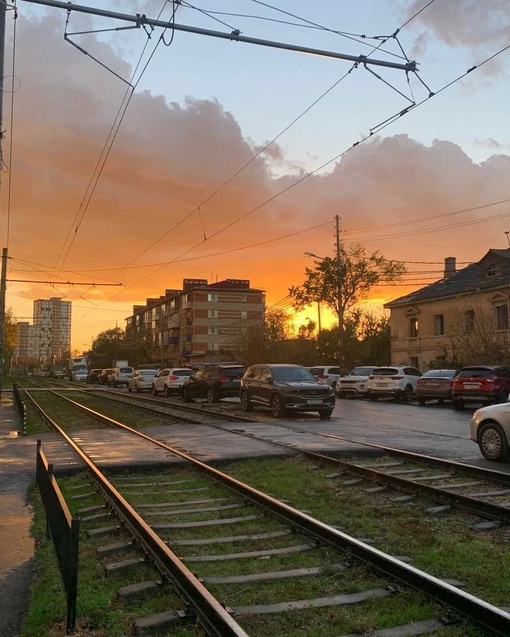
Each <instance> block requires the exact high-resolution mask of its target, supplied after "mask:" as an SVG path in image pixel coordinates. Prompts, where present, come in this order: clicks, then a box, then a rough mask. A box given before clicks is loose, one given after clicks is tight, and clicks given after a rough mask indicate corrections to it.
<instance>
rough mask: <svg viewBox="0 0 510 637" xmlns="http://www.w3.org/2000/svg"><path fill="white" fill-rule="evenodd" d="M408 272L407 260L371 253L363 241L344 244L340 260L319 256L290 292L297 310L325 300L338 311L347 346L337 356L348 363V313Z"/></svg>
mask: <svg viewBox="0 0 510 637" xmlns="http://www.w3.org/2000/svg"><path fill="white" fill-rule="evenodd" d="M405 272H406V268H405V265H404V263H402V262H401V261H393V260H388V259H385V258H384V256H383V255H382V254H381V253H380V252H379V251H375V252H372V253H368V252H367V250H366V249H365V248H364V247H363V246H362V245H360V244H354V245H351V246H344V245H342V247H341V250H340V263H338V261H337V259H336V258H331V257H325V258H323V259H318V260H317V261H316V262H315V266H314V267H313V268H306V269H305V276H306V278H305V281H304V282H303V283H302V284H301V285H298V286H293V287H291V288H290V289H289V295H290V297H291V298H292V300H293V305H294V308H295V309H296V310H297V311H301V310H303V309H304V308H305V307H308V306H310V305H315V304H316V303H326V304H327V305H328V307H329V308H330V309H331V310H332V311H333V312H334V313H335V315H336V316H337V318H338V326H339V330H340V331H339V332H338V336H339V340H338V342H341V343H342V344H343V349H344V351H342V352H338V354H337V356H336V357H335V358H340V359H341V360H342V361H345V364H347V358H346V353H347V352H346V351H345V350H346V343H345V338H344V336H345V332H346V330H345V327H346V323H347V321H348V317H349V314H350V313H351V312H352V311H353V310H354V308H355V307H356V305H357V304H358V303H359V302H360V301H363V300H364V299H366V298H367V297H368V296H369V294H370V291H371V290H372V289H373V288H374V287H376V286H377V285H380V284H381V283H386V284H387V283H395V282H396V281H398V280H400V279H401V277H402V276H403V274H405ZM347 326H348V323H347ZM337 350H338V348H337Z"/></svg>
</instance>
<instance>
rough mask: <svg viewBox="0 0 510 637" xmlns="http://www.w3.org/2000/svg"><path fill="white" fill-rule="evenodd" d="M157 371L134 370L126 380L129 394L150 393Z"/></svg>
mask: <svg viewBox="0 0 510 637" xmlns="http://www.w3.org/2000/svg"><path fill="white" fill-rule="evenodd" d="M157 373H158V370H157V369H136V370H135V371H134V372H133V373H132V374H131V377H130V378H129V379H128V383H127V388H128V391H129V392H132V391H135V392H141V391H150V390H151V387H152V381H153V380H154V376H156V374H157Z"/></svg>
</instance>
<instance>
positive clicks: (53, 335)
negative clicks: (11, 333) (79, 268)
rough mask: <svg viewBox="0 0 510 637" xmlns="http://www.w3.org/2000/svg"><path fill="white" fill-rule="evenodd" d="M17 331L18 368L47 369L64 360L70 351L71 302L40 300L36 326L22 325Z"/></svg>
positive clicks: (36, 309)
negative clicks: (26, 366)
mask: <svg viewBox="0 0 510 637" xmlns="http://www.w3.org/2000/svg"><path fill="white" fill-rule="evenodd" d="M16 329H17V344H16V349H15V352H14V361H15V363H16V365H27V364H28V365H31V366H45V365H50V364H51V363H54V362H55V361H59V360H61V359H62V358H64V357H65V356H68V355H69V351H70V347H71V301H62V299H60V298H58V297H53V298H50V299H37V300H36V301H34V320H33V325H30V324H29V323H27V322H19V323H18V324H17V328H16Z"/></svg>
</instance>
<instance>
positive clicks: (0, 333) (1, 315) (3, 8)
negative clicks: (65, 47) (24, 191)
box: [0, 2, 10, 400]
mask: <svg viewBox="0 0 510 637" xmlns="http://www.w3.org/2000/svg"><path fill="white" fill-rule="evenodd" d="M6 12H7V2H0V161H2V140H3V137H4V117H3V111H4V109H3V102H4V57H5V15H6ZM9 169H10V167H9ZM1 174H2V173H1V171H0V179H1ZM1 185H2V184H1V181H0V195H1V192H2V191H1ZM0 205H1V202H0ZM6 285H7V248H4V249H3V250H2V274H1V279H0V400H1V398H2V384H3V380H4V350H5V347H4V341H5V338H4V328H5V288H6Z"/></svg>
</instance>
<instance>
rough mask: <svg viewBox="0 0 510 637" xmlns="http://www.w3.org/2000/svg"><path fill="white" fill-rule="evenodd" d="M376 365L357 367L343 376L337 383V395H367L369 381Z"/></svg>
mask: <svg viewBox="0 0 510 637" xmlns="http://www.w3.org/2000/svg"><path fill="white" fill-rule="evenodd" d="M374 369H376V367H375V366H370V365H369V366H367V365H365V366H362V367H355V368H354V369H351V371H350V372H349V373H348V374H347V376H341V377H340V378H339V379H338V381H337V383H336V395H337V396H338V397H339V398H344V397H346V396H366V394H367V381H368V377H369V376H370V374H371V373H372V372H373V371H374Z"/></svg>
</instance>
